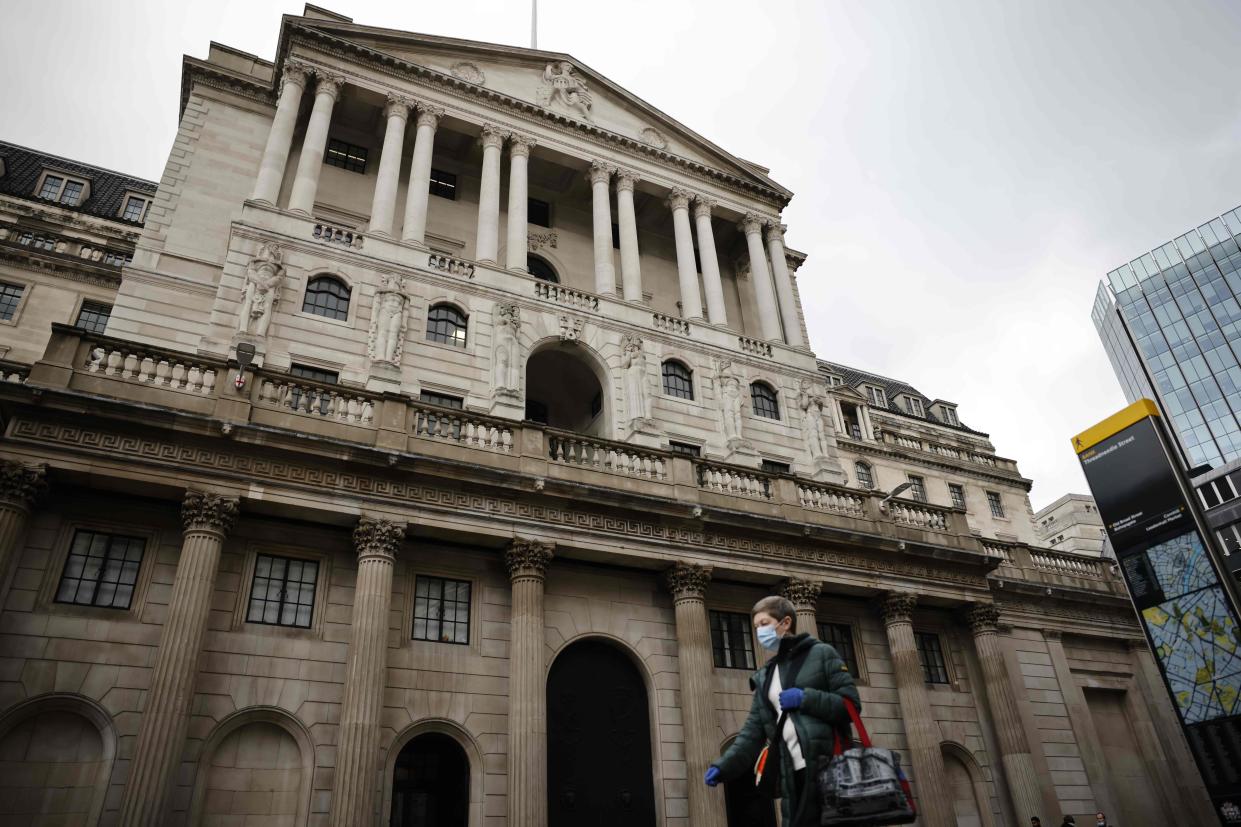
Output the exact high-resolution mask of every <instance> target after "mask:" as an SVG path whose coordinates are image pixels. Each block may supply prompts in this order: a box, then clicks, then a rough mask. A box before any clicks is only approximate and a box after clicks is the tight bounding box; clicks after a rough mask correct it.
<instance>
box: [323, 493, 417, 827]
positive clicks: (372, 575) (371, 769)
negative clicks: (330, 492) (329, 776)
mask: <svg viewBox="0 0 1241 827" xmlns="http://www.w3.org/2000/svg"><path fill="white" fill-rule="evenodd" d="M404 537H405V526H403V525H401V524H400V523H394V522H390V521H388V520H375V519H370V518H368V517H363V518H362V519H361V520H359V521H358V525H357V527H356V528H355V529H354V530H353V547H354V550H355V551H356V552H357V555H358V579H357V583H356V585H355V586H354V590H353V614H352V616H351V618H350V625H351V627H352V633H351V637H350V640H349V654H348V656H347V657H346V659H345V689H344V694H343V697H342V698H341V703H340V727H339V729H338V733H337V738H336V740H337V747H336V775H335V780H334V781H333V783H332V818H331V823H332V824H333V825H336V827H350V826H351V825H358V824H374V823H375V803H376V802H375V788H376V785H377V783H378V781H379V777H378V776H379V721H380V716H381V714H382V712H383V690H384V682H385V668H386V666H387V659H388V613H389V610H390V609H391V608H392V566H393V563H394V562H395V561H396V554H397V552H398V551H399V550H400V548H401V541H402V540H403V539H404Z"/></svg>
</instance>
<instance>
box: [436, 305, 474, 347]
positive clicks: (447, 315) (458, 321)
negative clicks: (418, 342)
mask: <svg viewBox="0 0 1241 827" xmlns="http://www.w3.org/2000/svg"><path fill="white" fill-rule="evenodd" d="M427 341H430V342H439V343H440V344H445V345H455V346H456V347H465V314H464V313H462V312H461V311H460V310H458V309H457V308H455V307H453V306H452V305H451V304H437V305H435V307H432V308H431V310H430V311H429V312H428V313H427Z"/></svg>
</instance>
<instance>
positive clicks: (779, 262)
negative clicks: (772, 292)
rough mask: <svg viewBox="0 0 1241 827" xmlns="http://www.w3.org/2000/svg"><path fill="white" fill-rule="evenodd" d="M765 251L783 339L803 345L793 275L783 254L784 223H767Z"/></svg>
mask: <svg viewBox="0 0 1241 827" xmlns="http://www.w3.org/2000/svg"><path fill="white" fill-rule="evenodd" d="M767 252H768V254H769V255H770V256H771V274H772V275H773V276H774V277H775V281H776V297H777V298H778V299H779V303H780V318H781V319H783V320H784V340H785V341H786V342H788V343H789V344H790V345H791V346H793V347H803V346H804V345H805V344H806V342H805V340H804V339H802V335H801V322H800V321H799V320H798V318H797V300H796V299H795V298H794V296H793V276H792V275H791V274H790V273H789V263H788V259H786V258H785V256H784V225H782V224H778V223H776V222H772V223H771V224H768V225H767Z"/></svg>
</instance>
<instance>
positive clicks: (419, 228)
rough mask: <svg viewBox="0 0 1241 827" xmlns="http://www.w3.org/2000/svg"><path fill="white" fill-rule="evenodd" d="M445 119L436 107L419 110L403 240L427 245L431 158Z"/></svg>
mask: <svg viewBox="0 0 1241 827" xmlns="http://www.w3.org/2000/svg"><path fill="white" fill-rule="evenodd" d="M442 117H444V110H443V109H440V108H439V107H437V106H427V105H426V104H421V105H419V107H418V130H417V132H416V133H415V134H414V157H413V159H412V160H410V162H409V187H408V188H407V190H406V192H405V223H404V226H403V227H402V229H401V241H408V242H411V243H413V244H419V245H422V244H426V241H427V200H428V199H429V198H430V197H431V155H432V153H433V151H434V149H435V128H436V126H437V125H438V124H439V122H440V118H442Z"/></svg>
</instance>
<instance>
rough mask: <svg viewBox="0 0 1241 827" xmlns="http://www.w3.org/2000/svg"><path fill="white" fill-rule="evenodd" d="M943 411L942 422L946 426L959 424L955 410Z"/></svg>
mask: <svg viewBox="0 0 1241 827" xmlns="http://www.w3.org/2000/svg"><path fill="white" fill-rule="evenodd" d="M943 411H944V422H945V423H946V424H948V425H960V424H961V422H960V420H958V419H957V409H956V408H944V409H943Z"/></svg>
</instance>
